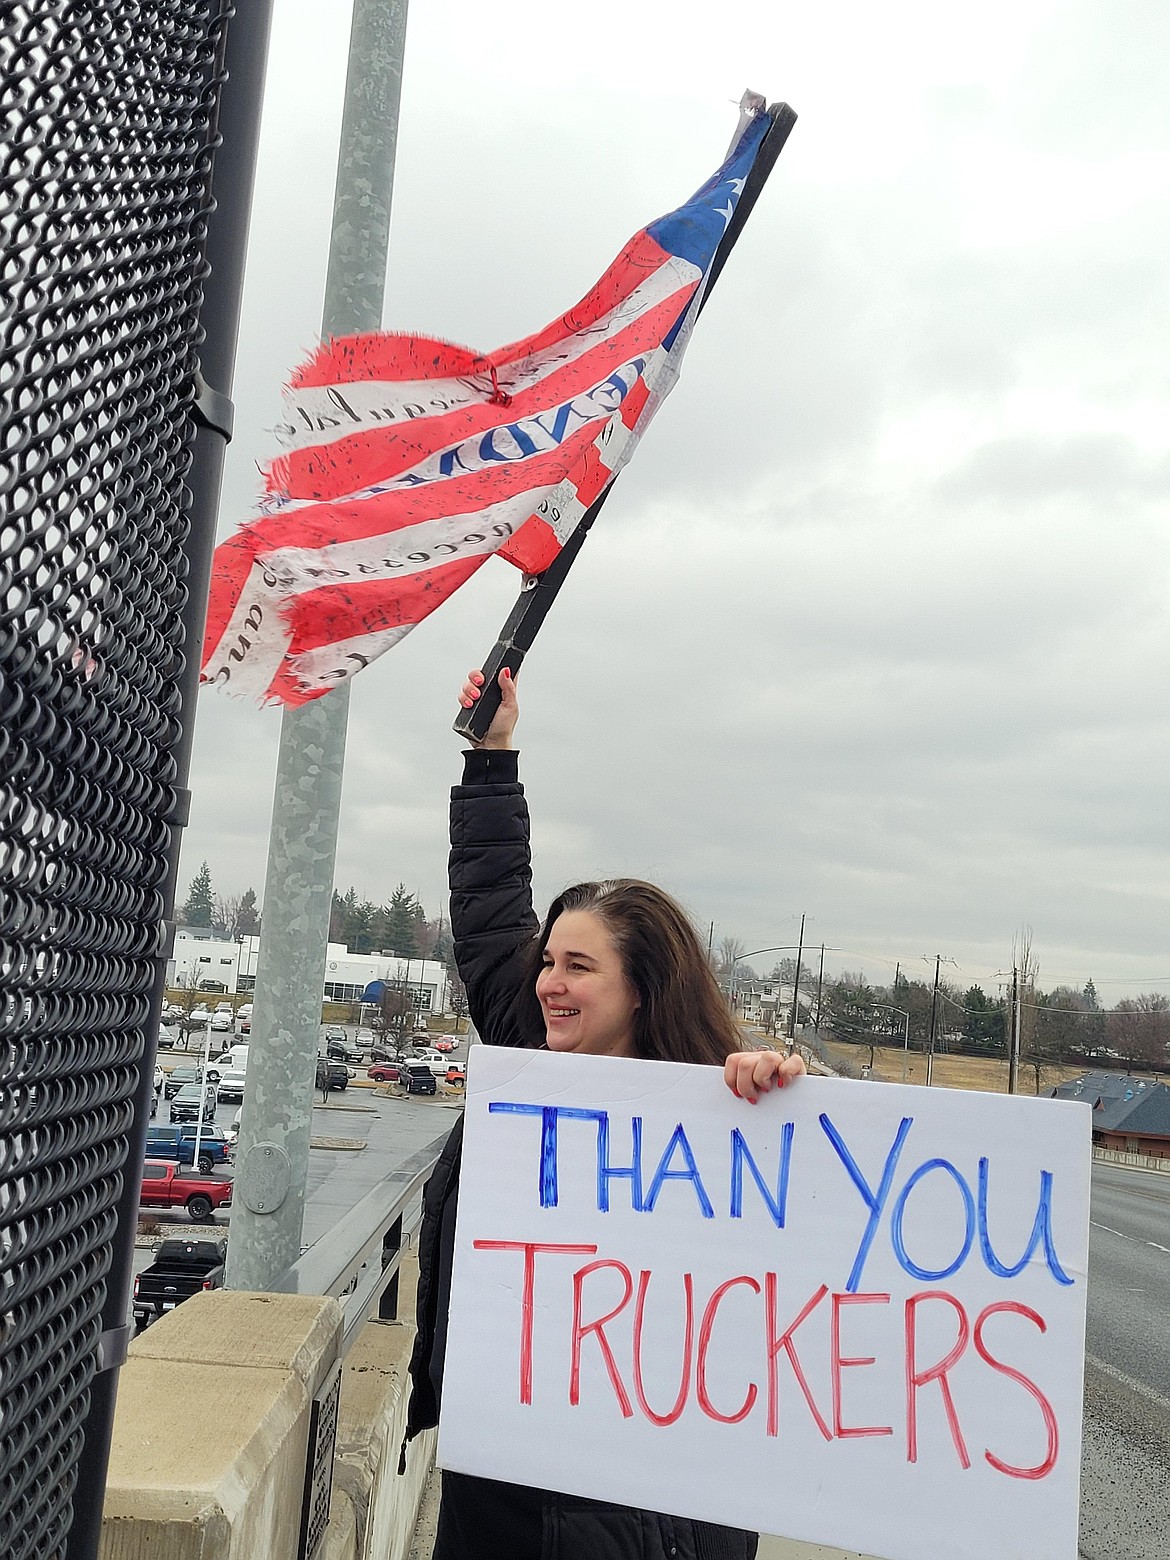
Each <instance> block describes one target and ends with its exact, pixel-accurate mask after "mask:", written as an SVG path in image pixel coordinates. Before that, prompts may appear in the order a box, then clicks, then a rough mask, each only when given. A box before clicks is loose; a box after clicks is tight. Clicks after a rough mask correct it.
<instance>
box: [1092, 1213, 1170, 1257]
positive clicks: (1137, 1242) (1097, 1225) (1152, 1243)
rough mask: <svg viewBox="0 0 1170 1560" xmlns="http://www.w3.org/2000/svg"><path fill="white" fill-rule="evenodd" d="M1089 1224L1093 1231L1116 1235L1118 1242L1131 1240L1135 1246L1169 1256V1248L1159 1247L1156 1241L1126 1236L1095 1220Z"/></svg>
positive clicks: (1123, 1232) (1122, 1232)
mask: <svg viewBox="0 0 1170 1560" xmlns="http://www.w3.org/2000/svg"><path fill="white" fill-rule="evenodd" d="M1089 1223H1090V1225H1091V1226H1092V1228H1093V1229H1095V1230H1104V1231H1105V1232H1106V1233H1107V1234H1109V1235H1116V1236H1117V1238H1118V1239H1119V1240H1131V1241H1132V1242H1133V1243H1134V1245H1135V1246H1152V1247H1153V1248H1154V1250H1155V1251H1164V1252H1165V1253H1166V1255H1167V1256H1170V1246H1160V1245H1159V1244H1158V1242H1157V1241H1156V1240H1143V1239H1142V1238H1141V1236H1140V1235H1127V1234H1126V1233H1125V1231H1124V1230H1115V1229H1114V1228H1113V1226H1112V1224H1100V1223H1098V1221H1097V1220H1096V1219H1090V1220H1089Z"/></svg>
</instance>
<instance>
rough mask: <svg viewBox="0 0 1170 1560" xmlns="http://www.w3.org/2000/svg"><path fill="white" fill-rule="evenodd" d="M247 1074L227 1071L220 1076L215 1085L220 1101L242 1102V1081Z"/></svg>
mask: <svg viewBox="0 0 1170 1560" xmlns="http://www.w3.org/2000/svg"><path fill="white" fill-rule="evenodd" d="M246 1077H247V1074H246V1073H244V1072H236V1071H234V1070H233V1071H229V1072H225V1073H221V1074H220V1079H219V1082H218V1083H217V1084H216V1086H215V1088H216V1093H217V1094H218V1095H219V1097H220V1099H221V1100H237V1101H239V1100H242V1099H243V1097H244V1080H245V1078H246Z"/></svg>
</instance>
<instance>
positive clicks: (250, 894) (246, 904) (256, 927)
mask: <svg viewBox="0 0 1170 1560" xmlns="http://www.w3.org/2000/svg"><path fill="white" fill-rule="evenodd" d="M259 934H260V911H259V909H258V908H257V905H256V890H255V889H254V888H246V889H245V890H244V892H243V894H242V895H241V896H240V907H239V909H238V910H237V912H236V936H237V937H257V936H259Z"/></svg>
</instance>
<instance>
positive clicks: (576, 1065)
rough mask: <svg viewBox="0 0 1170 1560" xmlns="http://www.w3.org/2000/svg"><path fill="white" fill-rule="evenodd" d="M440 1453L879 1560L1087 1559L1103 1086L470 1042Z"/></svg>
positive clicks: (472, 1468)
mask: <svg viewBox="0 0 1170 1560" xmlns="http://www.w3.org/2000/svg"><path fill="white" fill-rule="evenodd" d="M466 1109H467V1120H466V1139H465V1145H464V1153H463V1168H462V1174H461V1180H460V1194H459V1196H460V1201H459V1218H458V1230H457V1236H456V1252H455V1264H454V1274H453V1282H452V1294H451V1315H450V1325H449V1334H448V1344H447V1359H446V1372H445V1380H444V1391H443V1409H442V1422H441V1425H440V1433H439V1460H440V1462H441V1464H442V1465H443V1466H444V1467H446V1468H450V1469H455V1470H459V1471H462V1472H466V1473H474V1474H480V1475H483V1476H485V1477H488V1478H494V1479H505V1480H510V1481H512V1482H515V1483H519V1484H530V1485H537V1486H540V1487H542V1488H547V1489H556V1490H562V1491H566V1492H568V1493H571V1494H577V1495H587V1496H593V1497H596V1498H598V1499H602V1500H609V1501H615V1502H619V1503H622V1504H626V1505H632V1506H641V1507H646V1508H649V1509H651V1510H657V1511H666V1512H670V1513H672V1514H675V1515H679V1516H689V1517H698V1518H701V1519H705V1520H707V1521H712V1522H722V1523H727V1524H729V1525H732V1526H736V1527H742V1528H749V1529H754V1530H757V1531H761V1532H766V1533H778V1534H782V1535H785V1536H787V1537H791V1538H797V1539H803V1540H806V1541H809V1542H818V1543H824V1544H834V1545H838V1546H840V1547H841V1548H845V1549H857V1550H860V1551H862V1552H863V1553H865V1554H870V1555H880V1556H883V1557H886V1560H987V1557H988V1556H990V1555H994V1556H996V1557H997V1560H1009V1557H1019V1560H1074V1557H1075V1555H1076V1552H1077V1505H1078V1482H1079V1473H1080V1426H1081V1392H1082V1359H1083V1350H1084V1327H1085V1274H1086V1265H1087V1260H1088V1198H1089V1165H1090V1148H1089V1144H1090V1127H1089V1113H1088V1108H1087V1106H1085V1105H1083V1104H1079V1103H1076V1102H1066V1101H1055V1100H1035V1099H1027V1098H1021V1097H1008V1096H1002V1095H990V1094H971V1093H961V1092H958V1091H947V1090H942V1089H933V1090H927V1089H915V1088H903V1087H897V1086H893V1085H880V1084H872V1083H852V1082H847V1081H845V1080H842V1079H830V1078H803V1079H800V1080H799V1081H798V1082H797V1083H796V1084H795V1085H794V1086H793V1087H791V1088H788V1089H784V1090H783V1091H776V1092H773V1093H771V1094H769V1095H767V1096H765V1097H764V1098H763V1099H762V1100H761V1101H760V1102H759V1103H758V1104H757V1105H755V1106H750V1105H748V1104H747V1103H746V1102H744V1101H742V1100H737V1099H736V1098H735V1097H734V1096H733V1095H732V1094H731V1093H730V1091H729V1090H728V1089H727V1088H726V1087H725V1086H724V1083H723V1080H722V1074H721V1072H719V1071H718V1070H716V1069H713V1068H709V1067H682V1066H677V1065H671V1064H669V1063H662V1062H634V1061H626V1060H621V1059H618V1058H609V1057H589V1056H582V1057H571V1056H557V1055H552V1054H550V1053H548V1052H516V1051H509V1050H501V1049H495V1048H489V1047H475V1048H474V1049H473V1051H472V1055H471V1059H470V1064H469V1067H468V1091H467V1107H466Z"/></svg>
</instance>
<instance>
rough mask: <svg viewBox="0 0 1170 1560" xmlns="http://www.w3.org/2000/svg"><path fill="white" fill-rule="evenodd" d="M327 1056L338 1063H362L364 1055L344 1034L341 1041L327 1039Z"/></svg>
mask: <svg viewBox="0 0 1170 1560" xmlns="http://www.w3.org/2000/svg"><path fill="white" fill-rule="evenodd" d="M325 1055H326V1056H327V1057H329V1058H330V1059H332V1060H333V1061H338V1062H360V1061H361V1059H362V1053H361V1052H360V1051H359V1050H358V1048H357V1046H355V1045H350V1043H349V1041H348V1040H347V1039H346V1037H345V1034H344V1032H343V1033H342V1036H341V1039H340V1040H330V1039H329V1038H328V1037H326V1040H325Z"/></svg>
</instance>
